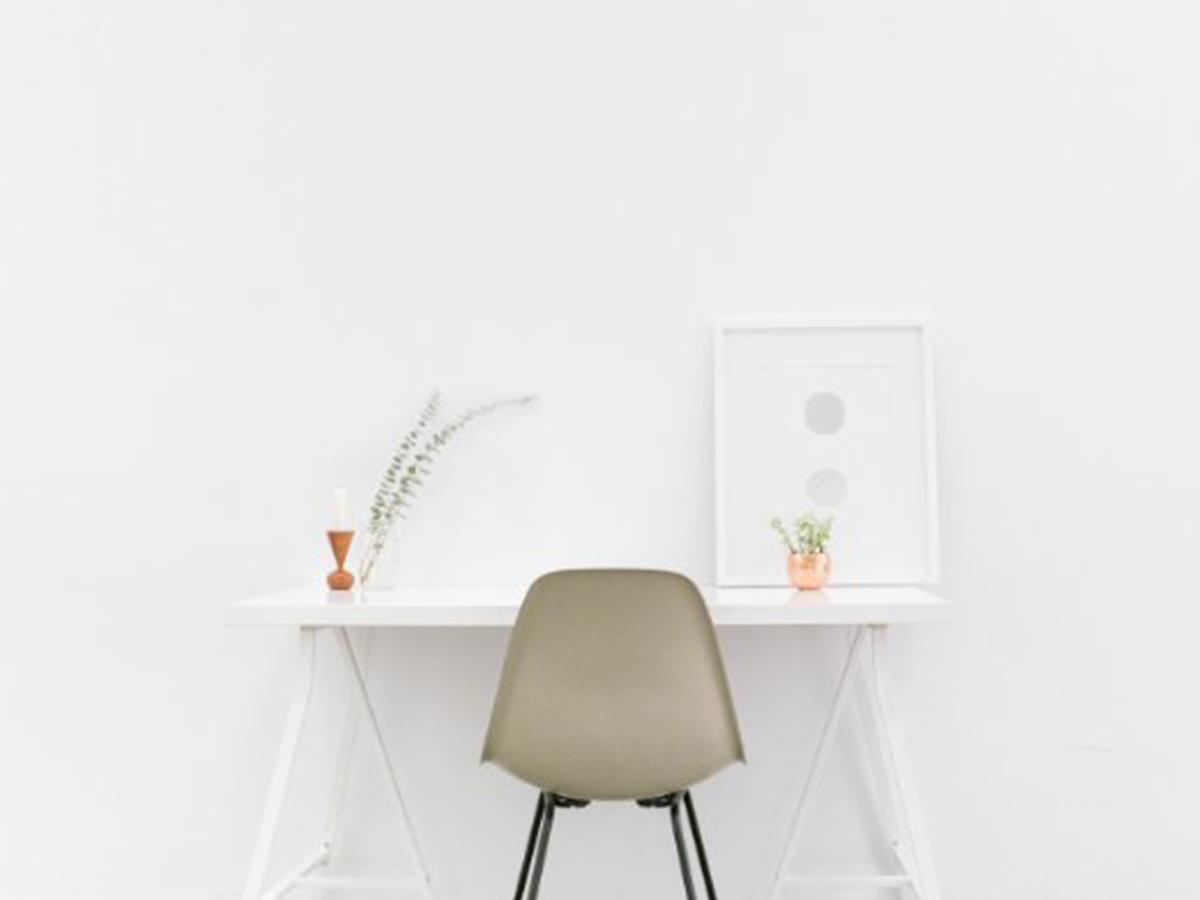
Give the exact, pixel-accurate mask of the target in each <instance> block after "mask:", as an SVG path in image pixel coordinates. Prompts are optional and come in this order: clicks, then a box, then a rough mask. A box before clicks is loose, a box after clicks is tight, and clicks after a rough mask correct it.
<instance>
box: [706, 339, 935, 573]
mask: <svg viewBox="0 0 1200 900" xmlns="http://www.w3.org/2000/svg"><path fill="white" fill-rule="evenodd" d="M931 343H932V337H931V334H930V328H929V325H928V323H927V322H926V321H925V320H924V319H923V318H920V317H882V316H876V317H869V318H858V319H843V318H839V319H833V318H814V317H783V316H771V317H736V318H734V317H723V318H720V319H718V320H717V322H716V324H715V328H714V379H713V402H714V426H715V432H714V437H715V470H716V532H717V533H716V553H717V560H716V563H717V565H716V570H717V583H718V584H719V585H721V586H727V587H737V586H770V585H786V584H787V570H786V558H787V551H786V550H785V549H784V548H783V546H782V545H781V543H780V541H779V538H778V536H777V535H775V534H774V533H773V532H772V531H771V529H770V528H769V521H770V519H771V517H772V516H774V515H778V516H780V517H781V518H783V519H784V520H785V521H786V520H788V519H790V518H792V517H794V516H795V515H798V514H800V513H802V512H806V511H809V510H813V511H815V512H817V513H818V514H821V515H833V516H834V520H835V522H834V531H833V540H832V542H831V544H830V555H831V557H832V560H833V570H832V577H831V579H830V584H833V585H836V584H844V585H845V584H860V585H872V584H874V585H886V584H929V583H933V582H936V581H937V580H938V578H939V577H940V549H939V523H938V492H937V446H936V429H935V424H934V400H933V367H932V351H931Z"/></svg>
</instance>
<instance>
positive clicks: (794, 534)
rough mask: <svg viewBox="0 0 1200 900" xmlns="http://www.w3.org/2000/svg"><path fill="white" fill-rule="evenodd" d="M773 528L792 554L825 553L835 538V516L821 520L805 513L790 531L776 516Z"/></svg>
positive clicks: (772, 522)
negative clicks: (831, 540)
mask: <svg viewBox="0 0 1200 900" xmlns="http://www.w3.org/2000/svg"><path fill="white" fill-rule="evenodd" d="M771 528H772V529H774V531H775V533H776V534H777V535H779V538H780V540H782V541H783V545H784V546H785V547H787V548H788V552H790V553H804V554H810V553H825V552H826V551H827V550H828V548H829V541H830V538H831V537H832V536H833V516H828V517H826V518H821V517H820V516H818V515H816V514H815V513H811V512H809V513H805V514H804V515H802V516H797V517H796V518H795V520H794V521H793V522H792V527H791V528H790V529H789V528H788V527H787V526H786V525H784V524H783V521H782V520H781V519H780V518H779V516H776V517H775V518H773V519H772V520H771Z"/></svg>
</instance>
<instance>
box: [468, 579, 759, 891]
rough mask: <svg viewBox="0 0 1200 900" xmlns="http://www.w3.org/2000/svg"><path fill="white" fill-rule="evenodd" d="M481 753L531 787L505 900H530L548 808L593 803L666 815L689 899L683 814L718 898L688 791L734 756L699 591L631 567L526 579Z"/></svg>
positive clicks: (727, 705) (728, 701)
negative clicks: (533, 794) (526, 826)
mask: <svg viewBox="0 0 1200 900" xmlns="http://www.w3.org/2000/svg"><path fill="white" fill-rule="evenodd" d="M483 759H484V761H485V762H492V763H495V764H496V765H498V766H500V767H501V768H503V769H506V770H507V771H508V772H510V773H512V774H513V775H515V776H516V777H517V778H520V779H522V780H523V781H526V782H528V783H530V784H532V785H534V786H535V787H537V788H539V789H540V791H541V794H540V796H539V797H538V801H537V808H536V810H535V812H534V817H533V827H532V828H531V829H530V832H529V840H528V843H527V846H526V849H525V856H524V859H523V861H522V863H521V870H520V875H519V876H518V880H517V891H516V894H515V898H516V900H522V898H525V897H527V898H528V900H536V898H537V896H538V889H539V885H540V883H541V878H542V870H543V868H544V866H545V862H546V848H547V846H548V844H549V841H550V830H551V828H552V827H553V824H554V813H555V810H556V809H561V808H566V807H583V806H587V805H588V804H589V803H590V802H591V801H593V800H632V801H636V802H637V803H638V804H639V805H641V806H644V807H654V808H665V809H668V810H669V811H670V816H671V828H672V832H673V835H674V838H675V846H676V850H677V852H678V856H679V865H680V870H681V872H682V875H683V884H684V890H685V892H686V895H687V897H688V898H689V900H694V898H695V896H696V893H695V887H694V886H693V881H692V873H691V865H690V862H689V859H688V851H687V846H686V844H685V841H684V833H683V826H682V823H681V820H680V816H681V808H682V809H683V810H685V811H686V814H687V818H688V824H689V826H690V829H691V833H692V840H693V842H694V844H695V847H696V855H697V857H698V858H699V862H700V869H701V873H702V875H703V878H704V884H705V889H706V891H707V893H708V897H709V900H716V890H715V888H714V885H713V879H712V873H711V872H710V870H709V865H708V857H707V854H706V853H705V850H704V843H703V841H702V839H701V835H700V825H699V822H698V820H697V817H696V808H695V804H694V803H693V801H692V797H691V793H690V791H689V790H688V789H689V788H690V787H691V786H692V785H694V784H696V783H697V782H699V781H702V780H703V779H705V778H708V777H709V776H710V775H713V774H715V773H716V772H718V771H720V770H721V769H723V768H725V767H726V766H728V765H729V764H731V763H733V762H739V761H744V755H743V752H742V740H741V735H740V734H739V731H738V724H737V715H736V713H735V711H734V707H733V701H732V698H731V697H730V694H729V687H728V684H727V683H726V680H725V670H724V667H723V665H722V663H721V654H720V650H719V648H718V647H717V639H716V633H715V632H714V630H713V625H712V620H711V619H710V618H709V615H708V609H707V607H706V606H705V604H704V599H703V597H701V596H700V592H699V591H698V590H697V589H696V586H695V585H694V584H692V582H691V581H689V580H688V579H687V578H685V577H683V576H682V575H677V574H674V573H672V572H660V571H647V570H636V569H579V570H574V571H564V572H553V573H551V574H549V575H544V576H542V577H541V578H539V579H538V580H537V581H536V582H534V584H533V586H532V587H530V589H529V593H528V594H527V595H526V597H525V602H524V604H522V606H521V611H520V614H519V615H518V617H517V623H516V626H515V627H514V629H513V632H512V637H511V638H510V640H509V645H508V654H507V656H506V658H505V661H504V671H503V673H502V675H501V677H500V687H499V690H498V691H497V694H496V702H495V706H494V707H493V710H492V719H491V724H490V726H489V728H488V734H487V740H486V742H485V744H484V749H483ZM531 867H532V877H531ZM527 888H528V894H526V889H527Z"/></svg>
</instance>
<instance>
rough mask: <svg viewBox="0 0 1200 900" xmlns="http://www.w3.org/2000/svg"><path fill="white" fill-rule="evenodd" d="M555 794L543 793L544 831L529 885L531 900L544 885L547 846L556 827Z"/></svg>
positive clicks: (534, 898) (534, 899) (539, 838)
mask: <svg viewBox="0 0 1200 900" xmlns="http://www.w3.org/2000/svg"><path fill="white" fill-rule="evenodd" d="M554 807H555V802H554V795H553V794H543V795H542V809H543V813H542V815H543V819H542V833H541V835H539V837H538V847H537V856H536V857H535V858H534V861H533V880H532V882H531V883H530V885H529V900H537V895H538V890H539V889H540V888H541V886H542V869H544V868H545V867H546V847H548V846H549V844H550V829H551V828H553V827H554Z"/></svg>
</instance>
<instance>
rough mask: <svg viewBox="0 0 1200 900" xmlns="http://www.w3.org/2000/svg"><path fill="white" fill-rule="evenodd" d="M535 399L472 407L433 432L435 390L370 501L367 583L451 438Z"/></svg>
mask: <svg viewBox="0 0 1200 900" xmlns="http://www.w3.org/2000/svg"><path fill="white" fill-rule="evenodd" d="M535 399H536V398H535V397H533V396H521V397H512V398H508V399H504V400H496V401H493V402H491V403H485V404H483V405H481V406H476V407H472V408H471V409H468V410H466V411H465V412H463V413H461V414H460V415H459V416H458V417H457V418H455V419H453V420H452V421H450V422H448V423H447V424H445V425H443V426H441V427H440V428H436V429H434V430H433V431H432V432H430V428H431V427H432V423H433V421H434V420H435V418H436V415H437V412H438V408H439V398H438V395H437V394H436V393H435V394H434V395H433V396H432V397H431V398H430V400H429V402H428V403H427V404H426V405H425V408H424V410H423V411H422V414H421V418H420V419H418V421H417V424H416V425H415V426H413V428H412V429H411V430H410V431H409V432H408V434H407V435H405V438H404V440H403V441H401V443H400V446H399V447H397V449H396V452H395V453H394V454H393V455H392V461H391V463H390V464H389V465H388V468H387V470H386V471H385V472H384V476H383V479H382V480H381V481H380V484H379V490H378V491H377V492H376V494H375V502H374V503H372V504H371V519H370V524H369V526H368V529H367V530H368V535H369V540H370V543H369V545H368V547H367V552H366V554H365V555H364V556H363V561H362V565H361V568H360V574H361V576H362V579H363V581H364V582H365V581H366V580H367V579H368V578H369V577H370V575H371V572H372V570H373V569H374V568H375V565H376V564H377V563H378V561H379V557H380V554H382V552H383V550H384V547H386V546H387V541H388V537H389V535H390V534H391V531H392V527H393V526H394V525H395V524H396V522H397V521H398V520H400V519H404V518H405V514H404V511H405V510H408V509H411V508H412V505H413V503H414V502H415V501H416V497H417V493H418V491H419V489H420V488H421V487H422V486H424V484H425V479H426V478H428V477H429V475H430V474H431V471H432V469H431V467H432V465H433V463H434V462H435V461H436V459H437V457H438V455H439V454H440V453H441V452H442V451H443V450H444V449H445V447H446V446H447V445H448V444H449V443H450V441H451V440H452V439H453V438H454V437H455V436H456V435H457V434H458V433H459V432H461V431H462V430H463V429H464V428H465V427H466V426H467V425H469V424H470V423H471V422H472V421H474V420H475V419H477V418H479V417H480V416H483V415H485V414H487V413H490V412H493V411H494V410H497V409H500V408H501V407H504V406H525V405H527V404H529V403H532V402H533V401H534V400H535ZM422 438H424V441H422ZM418 444H419V445H420V446H419V449H418ZM414 450H415V451H416V452H414Z"/></svg>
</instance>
